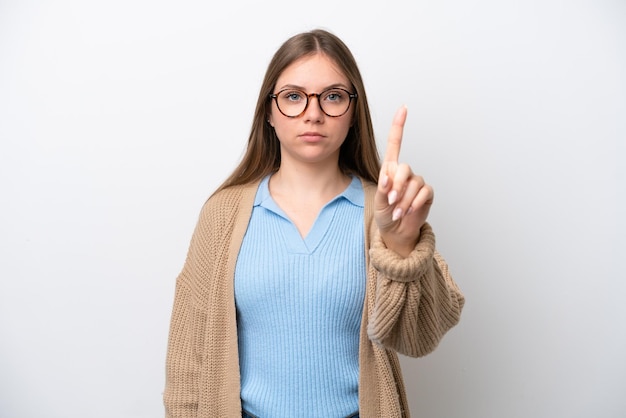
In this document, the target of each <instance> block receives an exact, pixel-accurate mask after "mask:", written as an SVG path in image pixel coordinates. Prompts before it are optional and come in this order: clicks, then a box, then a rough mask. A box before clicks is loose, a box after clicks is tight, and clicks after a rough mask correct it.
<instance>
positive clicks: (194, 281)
mask: <svg viewBox="0 0 626 418" xmlns="http://www.w3.org/2000/svg"><path fill="white" fill-rule="evenodd" d="M208 230H209V228H208V225H207V220H206V216H203V215H202V214H201V216H200V219H199V221H198V224H197V225H196V228H195V230H194V233H193V236H192V238H191V243H190V246H189V250H188V253H187V258H186V260H185V264H184V266H183V269H182V271H181V272H180V274H179V275H178V277H177V279H176V291H175V295H174V306H173V309H172V316H171V321H170V330H169V338H168V347H167V357H166V370H165V390H164V393H163V403H164V406H165V416H166V418H195V417H196V416H197V409H198V401H199V389H200V388H199V386H200V373H201V368H202V360H203V352H204V340H205V329H206V321H207V308H206V302H205V299H206V298H205V297H204V296H203V294H205V293H206V289H204V287H205V286H203V284H202V280H200V279H199V277H201V276H203V272H205V271H207V269H208V267H209V266H208V265H207V264H208V260H207V257H206V246H207V241H208V240H209V237H208V236H207V235H208V233H207V231H208Z"/></svg>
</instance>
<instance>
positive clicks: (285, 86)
mask: <svg viewBox="0 0 626 418" xmlns="http://www.w3.org/2000/svg"><path fill="white" fill-rule="evenodd" d="M336 88H342V89H345V90H348V91H349V90H350V87H348V86H346V85H345V84H343V83H335V84H331V85H329V86H326V87H324V88H323V89H322V90H321V91H326V90H329V89H336ZM285 89H294V90H302V91H304V92H306V89H305V88H304V87H302V86H298V85H296V84H285V85H284V86H282V87H280V88H279V89H278V90H279V91H280V90H285Z"/></svg>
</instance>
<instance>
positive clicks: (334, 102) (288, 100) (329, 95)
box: [269, 88, 357, 118]
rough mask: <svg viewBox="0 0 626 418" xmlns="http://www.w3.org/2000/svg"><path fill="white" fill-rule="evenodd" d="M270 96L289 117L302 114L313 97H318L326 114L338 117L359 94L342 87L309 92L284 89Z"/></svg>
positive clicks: (318, 101) (343, 113)
mask: <svg viewBox="0 0 626 418" xmlns="http://www.w3.org/2000/svg"><path fill="white" fill-rule="evenodd" d="M269 96H270V99H274V100H275V101H276V106H277V107H278V110H279V111H280V113H282V114H283V115H285V116H287V117H289V118H297V117H298V116H301V115H302V114H303V113H304V112H305V111H306V109H307V107H309V98H311V97H316V98H317V103H318V104H319V106H320V109H321V110H322V112H324V114H325V115H327V116H330V117H332V118H336V117H339V116H342V115H345V114H346V112H347V111H348V109H350V103H351V102H352V99H356V97H357V94H356V93H350V92H349V91H348V90H345V89H342V88H331V89H328V90H324V91H323V92H321V93H309V94H307V93H305V92H303V91H302V90H297V89H283V90H281V91H279V92H278V93H276V94H270V95H269Z"/></svg>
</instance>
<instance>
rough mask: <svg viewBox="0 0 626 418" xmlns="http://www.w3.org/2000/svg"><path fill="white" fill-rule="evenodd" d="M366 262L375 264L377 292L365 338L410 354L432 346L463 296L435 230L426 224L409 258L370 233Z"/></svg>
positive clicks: (454, 316) (453, 317)
mask: <svg viewBox="0 0 626 418" xmlns="http://www.w3.org/2000/svg"><path fill="white" fill-rule="evenodd" d="M369 253H370V262H371V265H372V268H374V269H375V270H376V273H375V274H376V295H375V304H374V309H373V312H372V313H371V314H370V317H369V318H370V319H369V323H368V328H367V331H368V335H369V338H370V339H371V340H372V341H374V342H375V343H378V344H380V345H382V346H384V347H386V348H389V349H393V350H395V351H397V352H399V353H401V354H405V355H407V356H411V357H421V356H424V355H426V354H428V353H430V352H432V351H433V350H434V349H435V348H436V347H437V345H438V344H439V342H440V340H441V339H442V338H443V336H444V334H445V333H446V332H447V331H448V330H449V329H450V328H452V327H453V326H455V325H456V324H457V323H458V322H459V320H460V316H461V311H462V309H463V305H464V302H465V298H464V296H463V294H462V293H461V291H460V289H459V288H458V286H457V285H456V283H455V282H454V280H453V279H452V277H451V276H450V273H449V271H448V266H447V264H446V262H445V260H444V259H443V257H442V256H441V255H440V254H439V253H438V252H437V250H436V249H435V235H434V233H433V231H432V228H431V227H430V225H429V224H428V223H426V224H424V226H423V227H422V230H421V234H420V240H419V242H418V243H417V245H416V246H415V249H414V250H413V251H412V252H411V254H410V255H409V256H408V257H407V258H403V257H401V256H400V255H398V254H397V253H395V252H394V251H392V250H390V249H388V248H386V247H385V244H384V242H383V241H382V239H381V237H380V234H378V233H376V234H375V235H374V238H373V241H372V246H371V248H370V251H369Z"/></svg>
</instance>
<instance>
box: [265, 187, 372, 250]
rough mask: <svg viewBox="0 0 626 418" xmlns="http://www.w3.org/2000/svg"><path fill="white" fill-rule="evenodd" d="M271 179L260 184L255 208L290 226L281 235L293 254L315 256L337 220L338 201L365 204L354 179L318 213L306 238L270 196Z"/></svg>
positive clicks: (283, 229) (282, 230)
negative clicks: (279, 218)
mask: <svg viewBox="0 0 626 418" xmlns="http://www.w3.org/2000/svg"><path fill="white" fill-rule="evenodd" d="M269 177H270V176H267V177H266V178H265V179H263V181H262V182H261V184H259V190H258V192H257V199H256V201H255V206H256V205H258V206H261V207H263V208H264V209H266V210H269V211H271V212H273V213H274V214H276V215H278V216H280V217H281V218H283V220H284V221H285V222H287V223H288V224H289V226H288V227H287V228H281V233H282V234H283V239H284V241H283V242H285V243H287V245H288V250H289V252H291V253H299V254H313V253H314V252H315V250H316V249H317V248H318V247H319V245H320V243H321V242H322V241H323V239H324V236H325V235H326V233H327V232H328V230H329V229H330V226H331V224H332V222H333V219H334V218H335V214H336V211H337V204H336V203H337V201H338V200H340V199H346V200H348V201H349V202H351V203H352V204H355V205H359V206H363V203H364V201H363V191H362V185H361V182H360V180H359V179H358V178H356V177H353V178H352V181H351V182H350V184H349V185H348V186H347V187H346V188H345V189H344V191H343V192H341V193H340V194H338V195H337V196H335V197H334V198H332V199H331V200H329V201H328V202H327V203H326V204H324V206H322V208H321V209H320V210H319V212H318V213H317V215H316V217H315V220H314V221H313V223H312V224H311V227H310V228H309V231H308V232H307V234H306V236H304V237H303V236H302V234H300V231H299V230H298V228H297V226H296V224H295V223H294V222H293V221H292V220H291V219H290V218H289V216H288V215H287V214H286V213H285V211H284V210H283V209H282V208H281V207H280V206H279V205H278V204H277V203H276V201H275V200H274V198H273V197H272V195H271V194H270V192H269Z"/></svg>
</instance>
